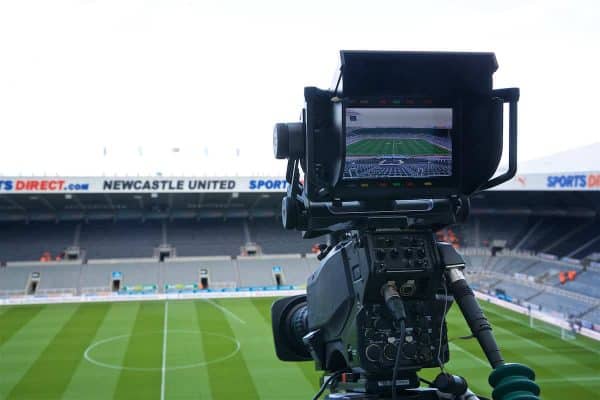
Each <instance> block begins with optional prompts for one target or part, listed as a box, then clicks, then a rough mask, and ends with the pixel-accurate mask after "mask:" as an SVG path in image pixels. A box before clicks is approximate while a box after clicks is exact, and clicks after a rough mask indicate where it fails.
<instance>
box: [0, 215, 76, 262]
mask: <svg viewBox="0 0 600 400" xmlns="http://www.w3.org/2000/svg"><path fill="white" fill-rule="evenodd" d="M75 226H76V224H75V223H71V222H61V223H59V224H56V223H54V222H31V223H28V224H24V223H10V224H9V223H2V224H1V225H0V260H2V261H38V260H39V259H40V256H41V255H42V254H43V253H44V252H50V253H51V255H52V257H53V258H54V257H55V256H56V255H58V254H59V253H61V252H62V251H63V250H65V248H67V247H69V246H72V245H73V240H74V238H75Z"/></svg>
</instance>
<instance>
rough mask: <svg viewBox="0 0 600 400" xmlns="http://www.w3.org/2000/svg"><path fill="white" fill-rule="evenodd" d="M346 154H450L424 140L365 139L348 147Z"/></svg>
mask: <svg viewBox="0 0 600 400" xmlns="http://www.w3.org/2000/svg"><path fill="white" fill-rule="evenodd" d="M346 154H347V155H350V156H374V155H403V156H419V155H421V156H422V155H445V154H450V152H449V151H448V150H446V149H445V148H443V147H440V146H436V145H435V144H432V143H429V142H428V141H427V140H423V139H363V140H360V141H358V142H354V143H352V144H350V145H348V146H347V147H346Z"/></svg>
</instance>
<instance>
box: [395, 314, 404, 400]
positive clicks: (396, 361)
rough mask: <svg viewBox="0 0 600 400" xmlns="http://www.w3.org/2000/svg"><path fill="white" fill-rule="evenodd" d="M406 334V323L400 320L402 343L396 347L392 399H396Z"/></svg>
mask: <svg viewBox="0 0 600 400" xmlns="http://www.w3.org/2000/svg"><path fill="white" fill-rule="evenodd" d="M405 334H406V323H405V322H404V320H403V319H402V320H400V341H399V342H400V343H398V345H397V347H396V360H394V370H393V372H392V400H396V377H397V376H398V361H400V354H402V343H404V335H405Z"/></svg>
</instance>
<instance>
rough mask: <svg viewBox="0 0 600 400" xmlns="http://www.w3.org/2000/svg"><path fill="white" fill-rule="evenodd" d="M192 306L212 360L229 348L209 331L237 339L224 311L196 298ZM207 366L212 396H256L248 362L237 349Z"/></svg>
mask: <svg viewBox="0 0 600 400" xmlns="http://www.w3.org/2000/svg"><path fill="white" fill-rule="evenodd" d="M195 306H196V317H197V321H198V329H200V330H201V331H202V345H203V348H204V355H205V356H206V359H207V360H214V359H218V358H220V357H222V356H224V355H225V354H224V353H226V352H227V351H228V348H224V344H223V339H222V338H219V337H218V336H215V335H211V333H213V334H215V333H216V334H220V335H224V336H228V337H231V338H235V339H237V338H236V336H235V334H234V333H233V331H232V330H231V326H230V325H229V322H228V321H227V319H226V317H225V315H224V314H223V312H222V311H221V310H219V309H218V308H216V307H215V306H214V305H212V304H209V303H207V302H206V301H202V300H201V301H196V302H195ZM242 351H243V349H242ZM250 367H253V366H250ZM207 370H208V379H209V382H210V389H211V393H212V398H213V399H216V400H227V399H236V398H239V399H259V396H258V393H257V392H256V387H255V386H254V381H253V380H252V378H251V376H250V373H249V371H248V365H246V361H245V360H244V358H243V357H242V355H241V354H240V352H238V353H237V354H236V355H235V356H233V357H231V358H229V359H227V360H224V361H222V362H218V363H214V364H209V365H208V366H207Z"/></svg>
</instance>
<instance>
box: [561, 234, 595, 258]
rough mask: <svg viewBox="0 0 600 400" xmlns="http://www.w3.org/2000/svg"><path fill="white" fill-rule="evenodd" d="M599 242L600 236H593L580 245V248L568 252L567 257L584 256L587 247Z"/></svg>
mask: <svg viewBox="0 0 600 400" xmlns="http://www.w3.org/2000/svg"><path fill="white" fill-rule="evenodd" d="M599 242H600V236H597V237H595V238H592V239H591V240H589V241H587V242H586V243H584V244H583V245H582V246H579V247H578V248H576V249H575V250H573V251H572V252H570V253H569V254H567V257H574V258H583V256H584V254H586V253H584V251H585V250H586V249H587V248H589V247H592V246H593V245H594V244H596V243H599Z"/></svg>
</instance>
